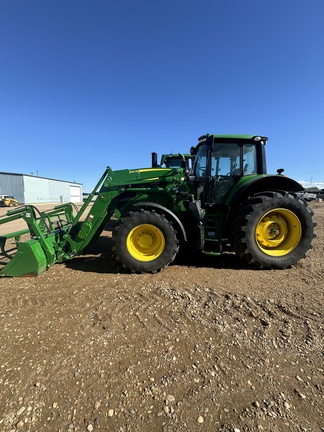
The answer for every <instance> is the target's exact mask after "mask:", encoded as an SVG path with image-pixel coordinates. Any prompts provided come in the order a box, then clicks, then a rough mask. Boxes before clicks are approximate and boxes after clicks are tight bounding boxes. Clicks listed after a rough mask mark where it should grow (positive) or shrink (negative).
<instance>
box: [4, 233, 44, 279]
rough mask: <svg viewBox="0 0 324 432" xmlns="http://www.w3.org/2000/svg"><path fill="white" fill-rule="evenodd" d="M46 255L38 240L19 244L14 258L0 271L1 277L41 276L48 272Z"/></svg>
mask: <svg viewBox="0 0 324 432" xmlns="http://www.w3.org/2000/svg"><path fill="white" fill-rule="evenodd" d="M46 266H47V260H46V256H45V253H44V251H43V249H42V247H41V245H40V244H39V242H38V241H37V240H33V239H31V240H28V241H26V242H24V243H19V244H18V249H17V252H16V254H15V255H14V257H13V258H12V259H11V260H10V261H9V262H8V264H6V265H5V266H4V267H3V269H2V270H1V271H0V276H23V275H26V274H35V275H39V274H40V273H42V272H43V271H44V270H46Z"/></svg>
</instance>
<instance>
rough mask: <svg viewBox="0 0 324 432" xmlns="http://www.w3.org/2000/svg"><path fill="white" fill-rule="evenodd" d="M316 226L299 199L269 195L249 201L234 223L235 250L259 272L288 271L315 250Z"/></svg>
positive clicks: (311, 212)
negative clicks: (273, 269) (313, 244)
mask: <svg viewBox="0 0 324 432" xmlns="http://www.w3.org/2000/svg"><path fill="white" fill-rule="evenodd" d="M315 226H316V222H315V219H314V213H313V211H312V210H311V209H310V208H309V207H308V205H307V203H306V202H305V201H303V200H302V199H300V198H298V196H295V195H291V194H288V193H278V192H267V193H264V194H262V195H257V196H254V197H252V198H250V199H249V200H248V201H247V202H246V203H245V204H244V205H243V206H242V207H241V208H240V209H239V210H238V212H237V214H236V217H235V219H234V222H233V230H232V234H233V247H234V250H235V252H236V253H237V255H238V256H239V257H240V258H241V259H242V260H243V261H245V262H246V263H247V264H249V265H251V266H253V267H255V268H259V269H270V268H275V269H285V268H287V267H289V266H291V265H293V264H296V263H297V262H298V261H299V260H300V259H301V258H305V257H306V252H307V251H308V250H309V249H311V248H312V240H313V238H314V237H315V234H314V227H315Z"/></svg>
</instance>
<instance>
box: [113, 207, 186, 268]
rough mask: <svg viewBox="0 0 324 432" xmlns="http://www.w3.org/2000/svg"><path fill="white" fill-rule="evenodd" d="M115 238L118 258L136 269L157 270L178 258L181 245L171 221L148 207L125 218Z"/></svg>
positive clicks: (125, 264) (114, 234)
mask: <svg viewBox="0 0 324 432" xmlns="http://www.w3.org/2000/svg"><path fill="white" fill-rule="evenodd" d="M113 242H114V247H113V251H114V254H115V256H116V258H117V260H118V261H119V262H121V264H122V265H123V267H125V268H128V269H130V270H131V271H133V272H148V273H156V272H158V271H159V270H161V269H162V268H164V267H166V266H167V265H169V264H170V263H171V262H172V261H173V260H174V258H175V256H176V254H177V252H178V249H179V242H178V240H177V237H176V231H175V230H174V229H173V227H172V224H171V222H169V221H168V220H167V219H166V218H165V216H164V215H160V214H158V213H156V212H155V211H147V210H141V212H131V213H130V214H129V216H126V217H124V218H122V219H121V222H120V224H119V225H117V226H116V228H115V230H114V232H113Z"/></svg>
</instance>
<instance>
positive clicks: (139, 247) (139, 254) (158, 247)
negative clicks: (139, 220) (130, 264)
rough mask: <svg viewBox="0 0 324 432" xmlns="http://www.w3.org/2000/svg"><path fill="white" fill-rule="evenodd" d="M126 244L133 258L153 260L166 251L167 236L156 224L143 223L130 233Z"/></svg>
mask: <svg viewBox="0 0 324 432" xmlns="http://www.w3.org/2000/svg"><path fill="white" fill-rule="evenodd" d="M126 246H127V250H128V252H129V253H130V254H131V256H132V257H133V258H135V259H137V260H139V261H153V260H155V259H156V258H158V257H159V256H160V255H161V253H162V252H163V251H164V247H165V238H164V235H163V233H162V231H161V230H160V229H159V228H157V227H156V226H154V225H150V224H142V225H138V226H137V227H135V228H133V229H132V231H131V232H130V233H129V234H128V236H127V240H126Z"/></svg>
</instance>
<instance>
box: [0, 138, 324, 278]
mask: <svg viewBox="0 0 324 432" xmlns="http://www.w3.org/2000/svg"><path fill="white" fill-rule="evenodd" d="M266 142H267V138H266V137H264V136H254V135H209V134H207V135H204V136H202V137H201V138H199V140H198V144H197V145H196V146H194V147H192V148H191V151H190V160H191V161H193V166H192V168H191V169H188V164H187V163H186V162H185V159H186V158H185V157H184V156H183V155H175V156H178V157H180V159H182V160H184V163H183V164H182V163H180V164H179V163H177V164H175V163H171V164H169V165H166V166H165V165H164V166H161V165H160V166H158V165H157V164H156V158H155V157H154V160H153V163H152V166H151V167H149V168H137V169H125V170H119V171H113V170H112V169H111V168H110V167H107V169H106V171H105V172H104V174H103V175H102V177H101V179H100V180H99V182H98V184H97V185H96V187H95V189H94V190H93V192H92V194H90V196H89V197H88V199H87V201H86V202H85V203H84V204H83V206H82V208H81V209H80V211H78V212H77V213H76V214H74V211H73V206H72V204H71V203H70V204H63V205H60V206H57V207H55V208H54V209H53V210H51V211H49V212H39V211H38V210H37V209H36V208H34V207H32V206H23V207H19V208H17V209H15V210H11V211H8V212H7V214H6V216H5V218H3V219H2V220H1V219H0V228H1V224H5V223H7V222H9V221H12V220H14V219H18V218H22V219H23V220H24V221H25V222H26V224H27V228H26V229H25V230H23V231H19V232H15V233H9V234H6V235H2V237H0V247H1V250H2V254H3V256H4V259H5V261H6V260H7V262H5V265H4V266H3V268H2V270H1V271H0V274H1V275H3V276H20V275H23V274H28V273H35V274H39V273H41V272H42V271H44V270H45V269H46V268H48V267H49V266H50V265H52V264H54V263H55V262H64V261H66V260H69V259H72V258H73V257H74V256H76V255H79V254H81V253H82V252H83V251H84V250H85V248H86V247H87V246H88V245H89V244H90V243H93V242H95V241H96V240H97V239H98V237H99V236H100V234H101V232H102V231H103V229H104V228H105V226H106V225H107V223H108V222H109V220H110V219H111V218H114V219H116V220H117V224H116V226H115V228H114V231H113V237H112V241H113V251H114V256H115V258H116V259H117V261H118V262H119V263H120V266H121V267H124V268H126V269H128V270H129V271H132V272H151V273H155V272H158V271H159V270H161V269H162V268H164V267H166V266H167V265H169V264H170V263H171V262H172V261H173V260H174V259H175V257H176V255H177V253H178V251H179V249H180V248H183V247H186V248H187V247H194V248H196V249H198V250H199V251H200V252H201V253H202V254H205V255H214V256H218V255H220V254H221V253H222V251H223V250H224V249H225V247H226V249H228V248H231V249H232V250H233V251H235V252H236V254H237V255H238V256H239V257H240V258H241V259H242V260H243V262H244V263H245V264H246V265H249V266H252V267H254V268H257V269H270V268H275V269H285V268H287V267H289V266H291V265H293V264H296V263H297V262H298V261H299V260H300V259H301V258H305V256H306V252H307V251H308V250H309V249H310V248H311V247H312V240H313V238H314V237H315V234H314V227H315V225H316V223H315V220H314V215H313V212H312V210H311V209H310V208H309V207H308V205H307V203H306V201H304V200H303V199H301V198H300V197H299V196H298V192H300V191H302V190H303V188H302V186H301V185H300V184H299V183H297V182H296V181H294V180H292V179H289V178H287V177H285V176H283V175H282V172H283V170H282V169H279V170H278V173H277V174H270V175H269V174H267V169H266V157H265V146H266ZM182 156H183V157H182ZM96 193H97V195H96ZM94 196H96V199H95V201H94V203H93V205H92V206H91V204H92V203H91V200H92V199H93V197H94ZM81 220H82V222H81ZM26 234H29V238H28V240H25V239H24V237H25V235H26ZM13 241H14V243H15V248H16V249H15V250H14V252H12V253H9V252H8V250H7V245H9V243H10V242H11V243H12V242H13Z"/></svg>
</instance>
